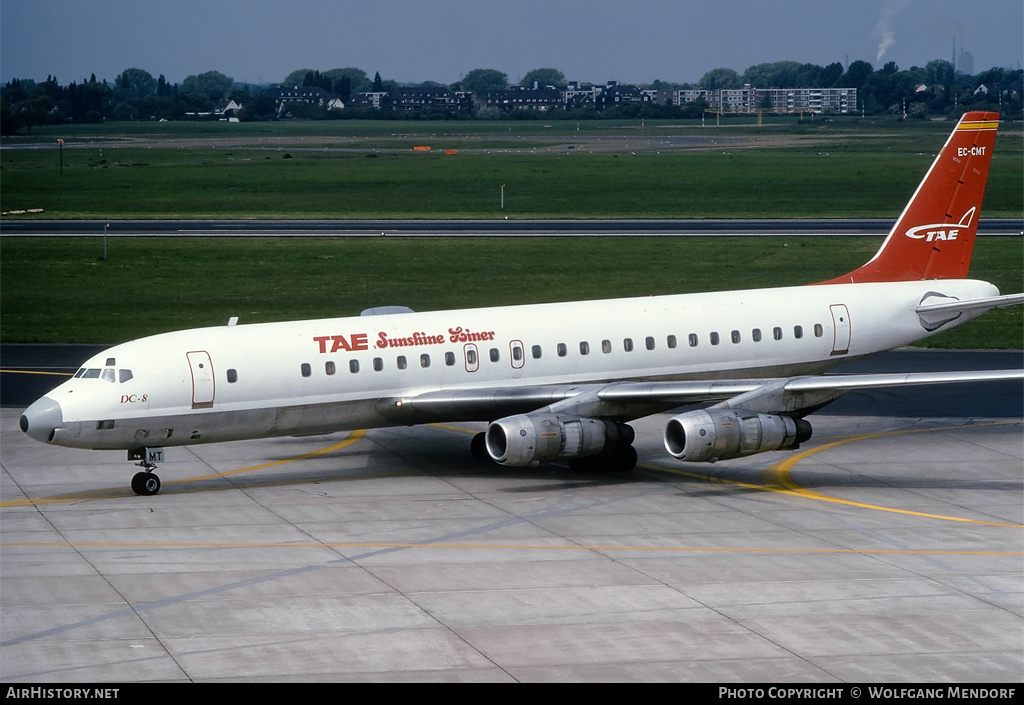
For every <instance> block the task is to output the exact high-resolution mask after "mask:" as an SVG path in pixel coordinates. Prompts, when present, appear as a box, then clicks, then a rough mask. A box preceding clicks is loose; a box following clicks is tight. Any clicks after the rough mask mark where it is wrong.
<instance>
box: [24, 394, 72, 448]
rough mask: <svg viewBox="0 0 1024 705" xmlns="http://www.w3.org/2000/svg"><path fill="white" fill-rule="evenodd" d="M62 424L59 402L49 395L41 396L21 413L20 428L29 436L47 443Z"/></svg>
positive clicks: (62, 416)
mask: <svg viewBox="0 0 1024 705" xmlns="http://www.w3.org/2000/svg"><path fill="white" fill-rule="evenodd" d="M63 424H64V414H63V413H62V412H61V409H60V404H59V403H57V402H56V401H54V400H53V399H51V398H50V397H41V398H40V399H38V400H36V401H35V402H33V403H32V405H31V406H30V407H28V408H27V409H25V413H23V414H22V415H21V422H20V425H21V430H22V431H24V432H25V433H27V434H28V435H29V437H31V438H34V439H36V440H37V441H42V442H43V443H49V442H50V441H52V440H53V434H54V432H55V431H56V430H57V429H58V428H60V427H61V426H62V425H63Z"/></svg>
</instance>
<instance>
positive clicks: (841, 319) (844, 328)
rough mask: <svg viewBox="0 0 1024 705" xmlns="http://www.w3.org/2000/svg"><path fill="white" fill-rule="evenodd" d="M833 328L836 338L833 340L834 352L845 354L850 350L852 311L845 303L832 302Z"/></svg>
mask: <svg viewBox="0 0 1024 705" xmlns="http://www.w3.org/2000/svg"><path fill="white" fill-rule="evenodd" d="M829 309H830V310H831V311H832V330H834V331H835V339H834V340H833V341H832V354H833V355H845V354H846V353H848V352H850V312H849V311H848V310H846V305H845V304H832V305H831V306H829Z"/></svg>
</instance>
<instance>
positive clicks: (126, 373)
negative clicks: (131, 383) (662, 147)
mask: <svg viewBox="0 0 1024 705" xmlns="http://www.w3.org/2000/svg"><path fill="white" fill-rule="evenodd" d="M117 377H118V381H119V382H121V384H124V383H125V382H127V381H128V380H130V379H131V378H132V371H131V370H118V371H117Z"/></svg>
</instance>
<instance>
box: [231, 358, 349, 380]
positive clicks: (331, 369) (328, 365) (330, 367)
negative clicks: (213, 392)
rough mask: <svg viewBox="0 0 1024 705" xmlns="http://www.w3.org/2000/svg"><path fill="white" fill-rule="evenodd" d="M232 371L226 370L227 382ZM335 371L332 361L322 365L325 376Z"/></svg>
mask: <svg viewBox="0 0 1024 705" xmlns="http://www.w3.org/2000/svg"><path fill="white" fill-rule="evenodd" d="M232 371H233V370H228V381H229V382H231V381H232V379H231V372H232ZM337 371H338V368H337V366H336V365H335V364H334V360H328V361H327V362H325V363H324V372H326V373H327V374H329V375H333V374H334V373H335V372H337Z"/></svg>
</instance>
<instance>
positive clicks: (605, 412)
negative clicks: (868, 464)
mask: <svg viewBox="0 0 1024 705" xmlns="http://www.w3.org/2000/svg"><path fill="white" fill-rule="evenodd" d="M1011 380H1024V370H983V371H963V372H910V373H902V374H857V375H810V376H803V377H781V378H769V379H739V380H683V381H665V382H661V381H659V382H615V383H598V384H578V385H551V386H540V387H513V388H509V387H497V388H495V387H491V388H482V389H453V390H436V391H428V392H423V393H421V394H414V395H410V396H407V397H403V398H391V399H381V400H380V401H379V402H378V410H379V411H380V412H381V413H382V414H383V415H385V416H387V417H389V418H391V419H393V420H395V421H399V422H402V423H424V422H430V421H442V420H448V421H469V420H475V421H490V420H494V419H496V418H499V417H502V416H508V415H511V414H522V413H529V412H532V411H537V410H541V409H543V410H545V411H547V412H550V413H553V414H566V415H572V416H584V417H591V418H609V419H615V420H619V421H628V420H631V419H636V418H640V417H642V416H646V415H648V414H653V413H657V412H659V411H665V410H667V409H673V408H675V407H679V406H686V405H697V404H700V405H705V404H709V403H718V404H719V405H720V406H722V407H725V408H733V409H744V410H747V411H757V412H764V413H792V414H798V415H799V414H801V412H803V413H807V412H808V411H813V410H815V409H817V408H820V407H821V406H823V405H825V404H827V403H829V402H831V401H834V400H836V399H837V398H839V397H840V396H842V395H843V394H845V393H847V392H851V391H855V390H862V389H879V388H884V387H902V386H916V385H933V384H955V383H965V382H992V381H1011Z"/></svg>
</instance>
